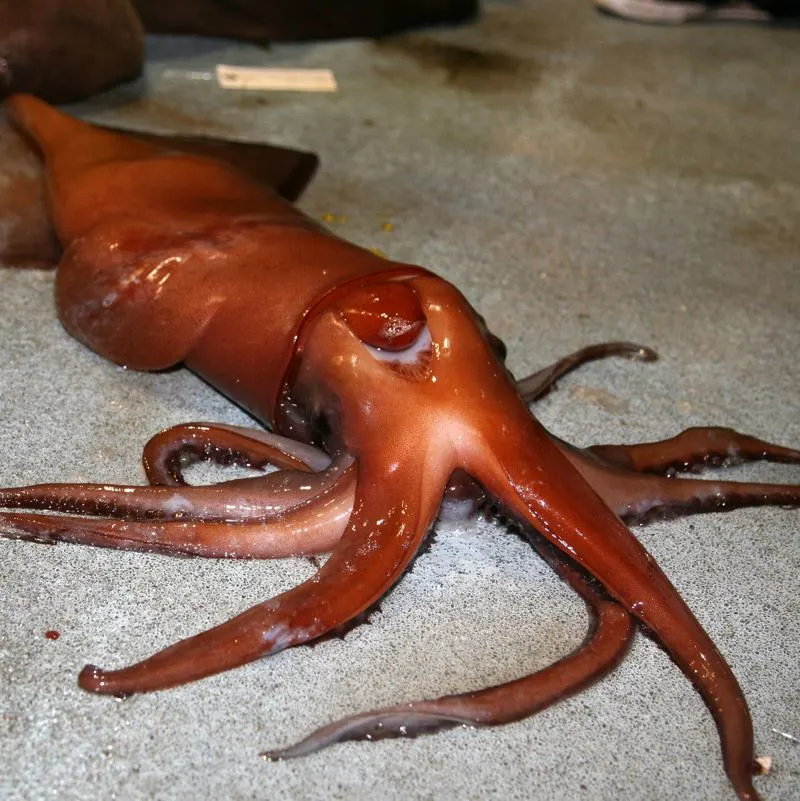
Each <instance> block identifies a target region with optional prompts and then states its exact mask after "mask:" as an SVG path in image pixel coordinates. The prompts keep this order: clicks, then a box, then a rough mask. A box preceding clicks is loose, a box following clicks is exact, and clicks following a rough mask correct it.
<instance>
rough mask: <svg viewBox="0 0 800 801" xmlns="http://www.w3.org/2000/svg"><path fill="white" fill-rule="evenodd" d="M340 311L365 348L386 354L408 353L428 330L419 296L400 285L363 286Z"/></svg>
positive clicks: (383, 283)
mask: <svg viewBox="0 0 800 801" xmlns="http://www.w3.org/2000/svg"><path fill="white" fill-rule="evenodd" d="M339 308H340V312H341V314H342V316H343V317H344V319H345V322H346V323H347V325H348V326H349V327H350V329H351V330H352V332H353V333H354V334H355V335H356V336H357V337H358V338H359V339H360V340H361V341H362V342H363V343H364V344H365V345H369V346H370V347H371V348H377V349H378V350H382V351H390V352H396V351H404V350H407V349H408V348H410V347H411V346H412V345H413V344H414V343H415V342H416V341H417V339H418V338H419V335H420V333H421V332H422V330H423V328H425V313H424V312H423V311H422V306H421V305H420V302H419V298H418V297H417V293H416V292H414V290H413V289H412V288H411V287H410V286H408V285H407V284H403V283H399V282H396V281H383V282H381V283H374V284H366V285H365V286H361V287H359V288H358V289H355V290H354V291H353V292H350V293H349V294H348V295H347V297H346V298H345V299H344V301H343V302H342V303H341V305H340V307H339Z"/></svg>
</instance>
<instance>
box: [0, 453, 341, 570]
mask: <svg viewBox="0 0 800 801" xmlns="http://www.w3.org/2000/svg"><path fill="white" fill-rule="evenodd" d="M330 473H331V475H330V476H325V477H324V479H325V485H324V488H322V489H321V490H320V491H318V492H317V493H316V494H315V495H314V496H312V497H311V498H310V499H309V500H308V501H306V502H302V503H299V504H297V505H295V506H291V507H289V508H287V509H286V510H285V511H284V512H282V513H279V514H276V515H274V516H273V517H272V518H271V519H266V517H265V516H264V515H262V517H264V518H265V519H261V520H259V519H258V518H257V517H256V518H251V519H250V520H248V519H246V518H244V517H242V512H241V496H240V495H239V494H238V493H234V494H229V495H227V498H228V501H229V504H230V506H231V508H232V509H233V510H234V511H233V512H232V515H234V514H238V515H239V519H238V520H232V519H231V518H230V517H229V518H228V519H224V518H223V517H220V519H218V520H217V521H216V522H214V521H212V520H210V519H209V518H208V517H205V518H204V517H203V516H196V517H195V518H194V519H191V520H189V519H187V520H175V519H172V520H164V519H161V520H124V519H123V520H113V519H97V518H88V517H74V516H67V515H56V514H30V513H14V512H0V536H2V537H6V538H9V539H26V540H32V541H35V542H42V543H56V542H69V543H73V544H80V545H94V546H98V547H103V548H117V549H123V550H137V551H145V552H149V553H162V554H168V555H185V556H205V557H214V558H237V559H271V558H278V557H284V556H299V555H306V554H316V553H324V552H326V551H329V550H331V549H332V548H333V547H334V546H335V545H336V543H337V542H338V541H339V539H340V537H341V535H342V532H343V531H344V529H345V526H346V525H347V521H348V519H349V517H350V515H351V512H352V509H353V499H354V495H355V467H354V465H353V464H352V461H351V462H350V463H349V464H348V463H347V462H344V463H343V464H342V467H341V469H338V468H337V470H336V471H334V470H331V471H330ZM272 475H278V474H272ZM304 475H306V477H307V478H306V480H308V478H309V477H308V476H307V474H304ZM310 478H311V479H314V478H317V476H311V477H310ZM320 478H323V477H320ZM259 480H262V479H259ZM320 485H321V486H322V482H320ZM137 489H139V488H137ZM145 489H148V488H145ZM149 489H152V488H149ZM190 489H193V488H190ZM198 489H200V488H198ZM203 489H205V488H203ZM184 492H185V490H184Z"/></svg>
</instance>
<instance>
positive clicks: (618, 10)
mask: <svg viewBox="0 0 800 801" xmlns="http://www.w3.org/2000/svg"><path fill="white" fill-rule="evenodd" d="M595 5H596V6H597V7H598V8H600V9H602V10H603V11H607V12H608V13H609V14H614V15H615V16H617V17H624V18H625V19H632V20H636V21H637V22H650V23H654V24H659V25H683V24H684V23H686V22H723V21H725V22H727V21H738V22H769V21H770V20H771V19H772V17H771V16H770V14H768V13H767V12H766V11H763V10H762V9H760V8H756V7H755V6H754V5H752V4H751V3H747V2H743V3H729V4H727V5H724V6H708V5H706V4H705V3H672V2H665V0H595Z"/></svg>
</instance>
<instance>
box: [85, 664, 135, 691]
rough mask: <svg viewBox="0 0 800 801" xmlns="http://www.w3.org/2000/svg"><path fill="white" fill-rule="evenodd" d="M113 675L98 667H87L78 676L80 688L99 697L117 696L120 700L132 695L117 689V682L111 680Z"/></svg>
mask: <svg viewBox="0 0 800 801" xmlns="http://www.w3.org/2000/svg"><path fill="white" fill-rule="evenodd" d="M112 675H113V674H112V673H109V672H107V671H105V670H103V669H102V668H99V667H97V665H86V667H84V668H83V670H82V671H81V672H80V675H79V676H78V686H79V687H80V688H81V689H82V690H86V691H87V692H90V693H97V694H99V695H115V696H117V697H118V698H125V697H127V696H128V695H130V693H121V692H119V691H118V690H117V689H116V687H115V684H116V682H114V681H113V679H112V678H110V677H111V676H112Z"/></svg>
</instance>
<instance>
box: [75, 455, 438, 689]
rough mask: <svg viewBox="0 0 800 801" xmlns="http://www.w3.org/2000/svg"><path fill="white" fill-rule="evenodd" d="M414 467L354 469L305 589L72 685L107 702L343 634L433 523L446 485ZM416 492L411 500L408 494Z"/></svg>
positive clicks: (85, 674) (86, 673)
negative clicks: (347, 508) (340, 517)
mask: <svg viewBox="0 0 800 801" xmlns="http://www.w3.org/2000/svg"><path fill="white" fill-rule="evenodd" d="M416 467H417V468H418V469H417V470H416V471H412V472H411V473H404V474H403V476H397V475H396V474H391V473H390V474H387V473H386V472H385V471H379V470H373V471H370V470H368V469H364V470H363V471H362V470H361V469H359V487H358V491H357V494H356V499H355V503H354V506H353V513H352V515H351V517H350V520H349V522H348V524H347V528H346V530H345V533H344V535H343V536H342V538H341V540H340V542H339V543H338V545H337V546H336V548H335V549H334V551H333V553H332V554H331V557H330V558H329V559H328V561H327V562H326V563H325V565H323V567H322V568H321V569H320V570H319V571H318V573H316V574H315V575H314V576H313V577H312V578H311V579H309V580H308V581H306V582H305V583H303V584H301V585H299V586H297V587H295V588H293V589H291V590H289V591H288V592H285V593H283V594H282V595H279V596H277V597H275V598H272V599H270V600H268V601H264V602H263V603H260V604H257V605H256V606H254V607H252V608H251V609H248V610H247V611H246V612H243V613H242V614H240V615H238V616H237V617H235V618H233V619H232V620H229V621H227V622H226V623H222V624H221V625H219V626H216V627H215V628H213V629H210V630H208V631H205V632H203V633H201V634H198V635H196V636H194V637H189V638H188V639H185V640H182V641H180V642H178V643H176V644H175V645H172V646H170V647H168V648H166V649H165V650H163V651H161V652H159V653H157V654H155V655H154V656H151V657H150V658H149V659H145V660H144V661H142V662H139V663H138V664H135V665H132V666H131V667H128V668H123V669H122V670H115V671H104V670H101V669H100V668H97V667H95V666H92V665H87V666H86V667H85V668H84V669H83V671H82V672H81V674H80V677H79V679H78V683H79V684H80V686H81V687H83V689H85V690H89V691H90V692H96V693H103V694H110V695H120V694H122V695H125V694H129V693H137V692H150V691H153V690H162V689H166V688H168V687H174V686H176V685H178V684H184V683H185V682H189V681H194V680H196V679H200V678H203V677H204V676H210V675H213V674H215V673H219V672H221V671H223V670H229V669H231V668H234V667H238V666H240V665H243V664H246V663H247V662H251V661H253V660H255V659H258V658H259V657H262V656H267V655H270V654H274V653H277V652H279V651H282V650H284V649H285V648H289V647H291V646H294V645H301V644H303V643H307V642H310V641H312V640H315V639H317V638H319V637H321V636H322V635H324V634H327V633H329V632H331V631H335V630H337V629H339V628H341V627H343V626H345V625H346V624H347V623H348V622H350V621H352V620H353V619H354V618H356V617H357V616H358V615H359V614H361V613H362V612H364V611H365V610H367V609H369V608H370V607H371V606H373V605H374V604H375V603H377V601H379V600H380V598H381V597H382V596H383V595H384V594H385V593H386V591H387V590H388V589H389V588H390V587H391V586H392V585H393V584H394V582H395V581H396V580H397V579H398V578H399V577H400V576H401V575H402V573H403V570H404V569H405V568H406V566H407V565H408V563H409V562H410V560H411V559H412V558H413V557H414V555H415V554H416V551H417V549H418V548H419V545H420V543H421V541H422V539H423V537H424V535H425V533H426V532H427V530H428V527H429V526H430V524H431V522H432V521H433V519H434V517H435V515H436V510H437V508H438V505H439V499H440V498H441V493H442V490H443V485H444V481H445V480H446V477H442V478H441V481H438V482H432V484H433V485H431V484H428V483H426V485H425V486H424V487H423V486H419V484H420V483H421V480H422V479H423V473H424V471H423V470H422V469H419V466H416ZM362 472H363V473H364V474H365V475H362ZM426 478H430V477H426ZM415 485H417V486H416V487H415ZM417 488H418V491H417V492H416V493H414V492H408V490H410V489H417ZM405 498H419V499H420V500H419V502H417V503H412V502H409V501H406V500H405ZM355 576H358V580H357V581H354V580H353V578H354V577H355Z"/></svg>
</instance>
